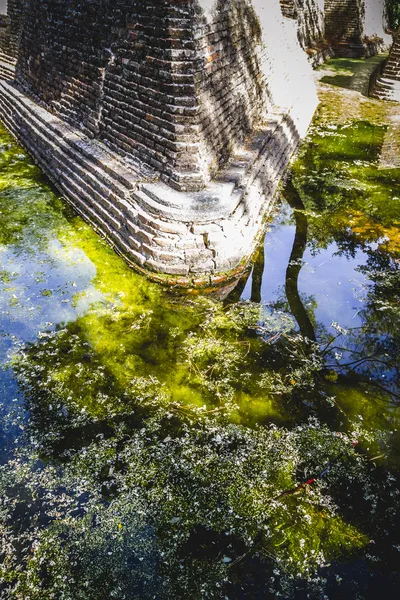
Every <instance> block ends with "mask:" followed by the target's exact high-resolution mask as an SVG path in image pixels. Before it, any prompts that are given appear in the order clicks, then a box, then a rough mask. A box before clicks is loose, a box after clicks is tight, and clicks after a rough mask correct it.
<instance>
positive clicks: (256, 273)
mask: <svg viewBox="0 0 400 600" xmlns="http://www.w3.org/2000/svg"><path fill="white" fill-rule="evenodd" d="M264 242H265V235H264V236H263V238H262V240H261V242H260V246H259V249H258V252H257V256H256V259H255V261H254V265H253V272H252V280H251V301H252V302H261V286H262V280H263V275H264V264H265V249H264Z"/></svg>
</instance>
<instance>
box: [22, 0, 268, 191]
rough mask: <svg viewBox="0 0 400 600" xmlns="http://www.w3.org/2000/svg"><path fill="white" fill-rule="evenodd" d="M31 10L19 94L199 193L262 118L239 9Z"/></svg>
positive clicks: (244, 12) (185, 4) (40, 1)
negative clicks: (211, 13) (208, 16)
mask: <svg viewBox="0 0 400 600" xmlns="http://www.w3.org/2000/svg"><path fill="white" fill-rule="evenodd" d="M216 14H217V16H216V17H215V20H214V22H211V23H207V22H206V21H205V19H204V18H203V16H202V13H201V11H200V9H199V7H198V6H197V3H195V2H193V1H192V0H180V1H179V2H171V1H166V0H161V1H157V2H153V3H149V2H144V1H143V0H142V1H139V2H136V3H132V2H128V1H127V0H81V1H80V2H75V3H66V2H65V0H51V1H50V0H35V2H31V3H30V4H29V8H28V10H27V14H26V19H25V27H24V33H23V38H22V47H21V52H20V57H19V62H18V69H17V77H18V81H19V83H20V84H21V85H22V87H23V88H24V89H25V90H26V91H27V92H28V93H29V94H30V95H32V96H33V97H35V98H36V99H37V100H39V101H40V102H41V103H42V104H44V105H45V106H46V107H48V108H49V109H51V110H52V111H54V112H56V113H57V114H59V115H60V116H62V118H64V119H66V120H67V121H69V122H72V123H74V124H79V125H81V126H82V127H83V129H84V131H85V132H86V133H89V134H90V135H92V136H95V137H100V138H102V139H104V140H106V141H107V142H108V143H109V144H110V145H111V146H112V147H113V148H114V149H117V150H118V151H119V152H122V153H125V154H126V155H128V156H131V157H135V158H137V159H139V160H141V161H144V162H145V163H147V164H148V165H150V166H152V167H154V168H155V169H156V170H157V171H159V172H160V173H161V175H162V177H163V178H164V179H165V180H166V181H168V183H170V184H172V185H173V186H174V187H176V188H178V189H185V188H186V189H191V188H192V189H199V188H201V187H202V186H204V185H205V183H206V182H207V180H208V179H209V177H210V173H212V172H213V171H215V170H216V169H217V168H218V167H219V166H220V165H221V164H223V163H224V161H225V160H226V159H227V157H228V155H229V153H230V150H231V148H232V146H233V145H234V144H235V143H237V142H238V141H239V142H240V141H241V140H242V139H243V137H244V136H245V135H246V134H247V133H248V131H249V130H250V129H251V127H252V125H253V123H254V120H255V119H257V117H259V116H260V115H261V113H262V108H263V105H264V104H265V87H264V85H263V82H262V77H261V72H260V67H259V55H258V52H259V41H260V31H259V26H258V21H257V17H256V16H255V13H254V10H253V8H252V3H251V0H239V1H238V2H232V1H231V0H220V2H219V10H218V12H217V13H216Z"/></svg>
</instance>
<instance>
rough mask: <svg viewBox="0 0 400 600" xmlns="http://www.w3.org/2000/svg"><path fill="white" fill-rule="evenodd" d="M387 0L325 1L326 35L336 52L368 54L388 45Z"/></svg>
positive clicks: (389, 42) (348, 54)
mask: <svg viewBox="0 0 400 600" xmlns="http://www.w3.org/2000/svg"><path fill="white" fill-rule="evenodd" d="M385 21H386V18H385V0H325V31H326V37H327V39H328V40H329V41H330V43H331V44H332V45H333V46H334V48H335V50H336V53H337V54H339V55H341V54H343V55H345V56H351V55H354V56H368V55H371V54H376V53H377V52H379V51H380V50H384V49H386V48H388V47H389V46H390V44H391V40H390V37H389V36H388V35H387V34H386V33H385V29H384V28H385Z"/></svg>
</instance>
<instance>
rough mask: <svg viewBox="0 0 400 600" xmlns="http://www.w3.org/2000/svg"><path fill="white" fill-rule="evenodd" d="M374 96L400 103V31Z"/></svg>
mask: <svg viewBox="0 0 400 600" xmlns="http://www.w3.org/2000/svg"><path fill="white" fill-rule="evenodd" d="M374 96H376V97H377V98H380V99H381V100H391V101H393V102H400V29H399V30H398V31H397V35H396V37H395V40H394V44H393V46H392V49H391V51H390V54H389V58H388V61H387V63H386V66H385V69H384V71H383V73H382V76H381V77H380V78H379V80H378V82H377V84H376V88H375V92H374Z"/></svg>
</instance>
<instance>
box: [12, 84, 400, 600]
mask: <svg viewBox="0 0 400 600" xmlns="http://www.w3.org/2000/svg"><path fill="white" fill-rule="evenodd" d="M341 94H343V92H341V91H340V90H338V89H336V90H335V89H334V88H332V87H330V86H329V87H327V86H325V87H322V90H321V97H322V101H323V105H322V107H321V109H320V111H319V113H318V115H317V117H316V119H315V123H314V127H313V129H312V131H311V133H310V136H309V139H308V140H307V143H306V144H305V145H304V146H303V148H302V151H301V153H300V156H299V158H298V160H297V161H296V162H295V164H294V165H293V168H292V171H291V174H290V177H289V179H288V181H287V183H286V185H285V187H284V189H283V190H282V192H281V199H280V206H279V207H278V209H277V211H276V215H275V217H274V219H273V221H272V222H270V223H269V224H267V228H266V229H267V231H266V235H265V242H264V244H263V245H262V247H260V249H259V252H258V254H257V256H256V258H255V261H254V265H253V267H252V269H251V272H250V273H248V274H247V275H246V277H244V278H242V280H241V281H238V282H237V285H236V287H235V289H234V290H233V291H232V292H231V293H230V294H229V296H228V297H226V298H224V299H215V298H212V297H209V296H207V297H201V296H193V295H192V296H190V295H189V296H179V295H176V294H174V293H171V292H168V291H166V290H163V289H162V288H160V287H158V286H156V285H154V284H151V283H149V282H148V281H146V280H145V279H144V278H142V277H141V276H139V275H137V274H135V273H133V272H132V271H131V270H130V269H128V267H127V266H126V265H125V264H124V262H123V260H122V259H120V258H119V257H117V256H116V255H115V254H114V253H113V252H112V251H111V250H110V249H109V248H108V246H107V245H106V244H105V243H104V242H103V241H102V240H101V239H99V238H98V237H97V236H96V235H95V234H94V233H93V231H92V230H91V229H90V227H88V226H87V225H86V224H85V223H84V222H83V221H82V220H81V219H80V218H79V217H77V216H76V215H75V214H74V213H73V211H72V210H71V209H70V208H69V207H68V206H67V205H66V204H65V202H64V201H63V200H62V199H61V198H60V197H59V196H58V195H57V194H56V193H55V192H54V191H53V190H52V189H51V187H50V186H49V185H48V183H47V181H46V180H45V178H43V176H42V175H41V174H40V171H39V170H38V169H37V168H36V167H35V166H34V165H33V164H32V162H31V160H30V159H29V158H28V157H27V156H26V154H25V153H24V151H23V150H22V149H21V148H20V147H19V146H18V145H17V144H16V143H15V142H14V141H13V139H12V138H11V137H10V135H9V134H8V133H7V132H6V131H5V130H4V129H1V131H0V144H1V150H0V361H1V370H0V390H1V400H0V402H1V404H0V411H1V418H2V421H1V429H0V442H1V449H0V461H1V469H0V499H1V502H0V537H1V546H0V554H1V558H2V566H1V578H0V594H1V595H0V597H2V598H7V599H8V598H18V599H24V600H26V599H37V600H39V599H40V600H43V599H47V598H48V599H51V598H64V599H71V600H72V599H74V600H75V599H80V598H81V599H90V600H92V599H99V600H104V599H106V598H107V599H108V598H118V599H122V598H129V599H130V598H135V599H140V600H144V599H146V598H149V599H150V598H156V599H164V598H166V599H171V600H172V599H178V598H185V599H187V598H190V599H193V600H195V599H197V598H198V599H203V598H221V599H222V598H229V599H236V598H237V599H239V598H251V599H253V598H271V599H272V598H277V597H281V598H286V599H291V598H315V599H318V600H319V599H321V598H325V597H328V598H346V599H347V598H348V599H349V600H350V599H352V600H353V599H355V598H359V599H365V598H371V599H372V598H376V597H378V595H382V594H383V593H385V598H395V597H397V594H396V591H397V590H398V586H399V584H400V576H399V570H398V569H399V564H400V561H399V558H400V554H399V552H400V540H399V536H398V533H399V531H398V518H396V513H397V511H398V510H399V508H400V507H399V504H400V495H399V485H398V483H399V482H398V467H399V448H400V441H399V433H398V428H399V416H400V413H399V411H400V409H399V398H400V396H399V394H400V391H399V361H398V357H399V345H400V337H399V331H400V328H399V325H400V323H399V316H400V309H399V295H400V287H399V283H400V234H399V224H400V203H399V199H400V170H399V169H387V168H380V163H379V160H380V155H381V148H382V145H383V143H384V140H385V135H386V134H387V127H386V125H385V122H386V118H387V116H388V112H387V111H390V110H392V108H391V107H392V105H386V106H385V105H383V104H381V103H378V102H374V101H370V100H367V99H363V98H362V97H361V96H359V95H357V94H354V93H353V92H350V93H349V92H346V94H347V95H346V96H342V95H341ZM356 442H357V443H356ZM305 482H308V483H307V484H306V485H302V484H304V483H305Z"/></svg>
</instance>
